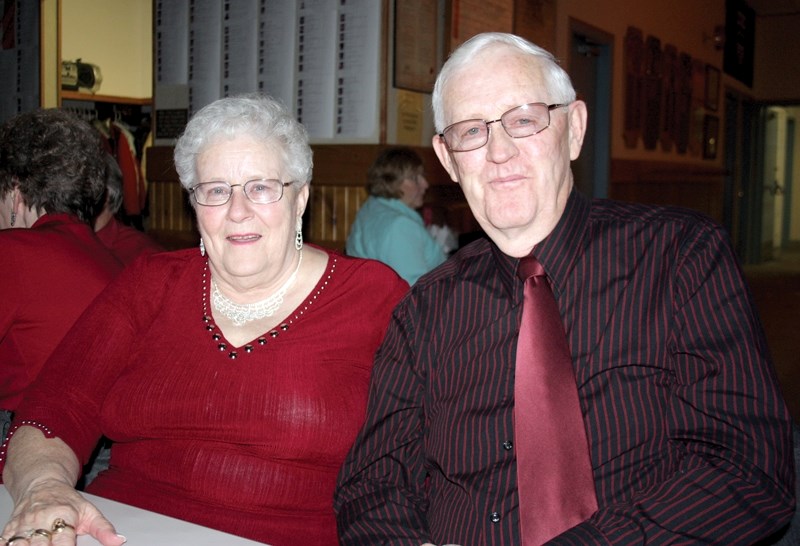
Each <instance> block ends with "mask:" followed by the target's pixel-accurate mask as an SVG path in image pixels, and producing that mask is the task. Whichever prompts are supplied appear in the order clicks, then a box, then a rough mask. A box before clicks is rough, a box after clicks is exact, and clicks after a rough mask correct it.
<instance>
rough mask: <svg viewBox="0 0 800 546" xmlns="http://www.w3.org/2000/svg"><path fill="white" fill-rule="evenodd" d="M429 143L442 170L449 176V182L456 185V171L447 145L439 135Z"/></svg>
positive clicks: (434, 136)
mask: <svg viewBox="0 0 800 546" xmlns="http://www.w3.org/2000/svg"><path fill="white" fill-rule="evenodd" d="M431 143H432V144H433V151H434V152H436V157H438V158H439V163H441V164H442V167H444V170H446V171H447V174H449V175H450V180H452V181H453V182H455V183H456V184H458V181H459V180H458V169H456V166H455V162H454V161H453V155H452V154H451V153H450V150H448V149H447V144H445V142H444V139H443V138H442V137H440V136H439V135H433V139H432V141H431Z"/></svg>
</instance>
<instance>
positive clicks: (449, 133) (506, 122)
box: [439, 102, 569, 152]
mask: <svg viewBox="0 0 800 546" xmlns="http://www.w3.org/2000/svg"><path fill="white" fill-rule="evenodd" d="M564 106H569V104H545V103H543V102H531V103H528V104H523V105H522V106H517V107H516V108H512V109H511V110H509V111H507V112H506V113H505V114H503V115H502V116H500V119H495V120H492V121H485V120H482V119H465V120H464V121H458V122H456V123H453V124H452V125H449V126H447V127H446V128H445V130H444V131H442V132H441V133H439V136H440V137H441V138H442V139H443V140H444V142H445V144H447V147H448V148H449V149H450V151H452V152H470V151H472V150H477V149H478V148H480V147H481V146H484V145H485V144H486V143H487V142H489V125H491V124H492V123H497V122H498V121H499V122H500V125H502V126H503V129H505V131H506V133H508V136H510V137H512V138H525V137H529V136H532V135H535V134H538V133H541V132H542V131H544V130H545V129H547V128H548V127H550V110H554V109H556V108H563V107H564Z"/></svg>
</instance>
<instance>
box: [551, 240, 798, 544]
mask: <svg viewBox="0 0 800 546" xmlns="http://www.w3.org/2000/svg"><path fill="white" fill-rule="evenodd" d="M674 271H675V282H674V285H673V290H672V293H671V295H669V296H668V297H667V298H665V299H667V300H668V301H669V303H670V305H671V306H672V307H673V311H674V320H673V321H672V326H671V332H669V333H668V335H667V340H668V347H667V349H668V358H669V361H670V362H669V364H668V365H669V367H670V368H671V369H672V370H673V372H674V379H673V381H674V384H673V385H672V386H671V391H672V396H671V400H670V401H669V403H668V404H667V406H666V407H665V408H664V409H663V417H661V416H656V418H663V419H664V420H666V426H667V428H668V431H669V442H670V446H669V448H668V450H669V453H670V457H674V458H676V459H677V460H678V464H677V465H675V466H674V468H676V470H675V471H669V472H668V471H666V470H665V469H666V468H667V466H668V465H667V462H666V461H665V462H664V464H663V467H662V468H659V467H658V465H656V466H655V467H654V468H653V469H652V472H653V473H656V475H657V474H658V473H663V474H665V475H664V476H663V479H660V480H654V481H653V484H652V485H651V486H649V487H647V488H644V489H642V490H640V491H632V492H630V494H629V495H628V499H627V501H626V502H619V503H615V504H610V505H605V506H603V505H602V504H601V508H600V510H599V511H598V512H597V513H595V514H594V515H593V516H592V517H591V518H590V519H589V520H588V521H586V522H584V523H583V524H581V525H578V526H576V527H574V528H572V529H571V530H569V531H567V532H566V533H563V534H562V535H560V536H559V537H556V538H555V539H554V540H552V541H551V542H550V543H549V544H554V545H555V544H558V545H579V544H580V545H585V544H614V545H634V544H644V543H646V544H667V543H713V544H752V543H754V542H757V541H758V540H759V539H760V538H762V537H765V536H768V535H770V534H772V533H774V532H776V531H778V530H779V529H781V528H782V526H783V525H785V524H786V523H788V521H789V519H790V518H791V514H792V510H793V506H794V480H795V476H794V471H793V469H792V465H793V463H792V459H791V453H792V445H791V426H790V418H789V415H788V412H787V410H786V407H785V404H784V402H783V398H782V396H781V394H780V390H779V387H778V383H777V380H776V377H775V373H774V370H773V368H772V364H771V361H770V358H769V355H768V349H767V346H766V342H765V338H764V334H763V331H762V328H761V324H760V322H759V320H758V317H757V315H756V313H755V311H754V306H753V304H752V301H751V297H750V294H749V290H748V288H747V285H746V282H745V280H744V277H743V275H742V273H741V269H740V267H739V265H738V262H737V260H736V258H735V255H734V252H733V250H732V248H731V247H730V244H729V242H728V238H727V237H726V236H725V235H724V234H723V233H721V230H720V229H719V228H716V229H705V230H704V231H701V232H699V233H697V234H696V235H695V236H693V238H692V239H691V240H690V241H688V242H687V244H685V245H684V248H683V249H681V251H680V253H679V256H678V258H677V260H676V263H675V266H674ZM654 409H656V408H654ZM669 467H670V468H673V465H671V464H670V465H669Z"/></svg>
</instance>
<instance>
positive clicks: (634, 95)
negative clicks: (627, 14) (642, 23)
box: [623, 27, 644, 148]
mask: <svg viewBox="0 0 800 546" xmlns="http://www.w3.org/2000/svg"><path fill="white" fill-rule="evenodd" d="M643 52H644V38H643V37H642V31H641V30H639V29H638V28H635V27H628V32H627V33H626V34H625V51H624V55H625V127H624V135H623V136H624V139H625V146H626V147H628V148H635V147H636V142H637V141H638V140H639V135H640V134H641V131H642V105H643V102H642V66H643V59H642V56H643Z"/></svg>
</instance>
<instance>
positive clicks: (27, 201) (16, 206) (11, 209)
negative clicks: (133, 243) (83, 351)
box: [0, 109, 122, 438]
mask: <svg viewBox="0 0 800 546" xmlns="http://www.w3.org/2000/svg"><path fill="white" fill-rule="evenodd" d="M104 155H106V153H105V151H104V150H103V149H102V147H101V143H100V139H99V136H98V135H97V132H96V131H94V129H92V127H91V126H90V125H89V124H88V123H86V122H84V121H82V120H80V119H78V118H77V117H75V116H73V115H71V114H69V113H67V112H64V111H61V110H56V109H51V110H38V111H35V112H29V113H23V114H20V115H18V116H16V117H15V118H12V119H11V120H9V121H7V122H6V123H5V124H4V125H3V126H2V127H1V128H0V198H1V199H2V201H0V248H2V249H3V254H4V256H5V258H4V260H5V266H4V267H2V268H0V302H2V305H0V365H2V368H0V369H2V371H1V372H0V410H3V411H2V417H3V429H4V430H3V438H5V433H6V430H7V427H8V423H9V421H10V418H11V414H12V413H13V412H14V411H15V410H16V409H17V406H18V405H19V404H20V402H21V401H22V398H23V392H24V390H25V389H26V388H27V387H28V386H29V385H30V384H31V383H32V382H33V380H34V378H36V376H37V374H38V373H39V370H40V369H41V367H42V365H43V364H44V362H45V360H46V359H47V357H48V356H50V353H51V352H52V351H53V349H54V348H55V346H56V345H57V344H58V342H59V341H61V338H63V337H64V334H65V333H66V332H67V330H68V329H69V328H70V327H71V326H72V324H73V323H74V322H75V320H76V319H77V318H78V316H79V315H80V314H81V313H82V312H83V310H84V309H86V306H87V305H89V303H90V302H91V301H92V300H93V299H94V298H95V296H97V294H98V293H100V291H101V290H102V289H103V288H105V286H106V284H108V282H109V281H110V280H111V279H112V278H113V277H114V276H115V275H116V274H117V273H118V272H119V271H120V270H121V269H122V266H121V265H120V263H119V261H117V259H116V258H114V256H112V255H111V253H110V252H109V251H108V250H106V248H105V247H104V246H103V245H102V243H101V242H100V241H99V240H98V239H97V237H95V235H94V232H93V230H92V226H91V222H92V219H93V218H94V217H95V215H96V214H97V211H98V210H99V209H100V207H101V206H102V200H103V195H104V192H105V172H106V166H105V159H104Z"/></svg>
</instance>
